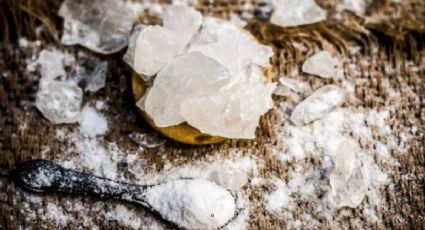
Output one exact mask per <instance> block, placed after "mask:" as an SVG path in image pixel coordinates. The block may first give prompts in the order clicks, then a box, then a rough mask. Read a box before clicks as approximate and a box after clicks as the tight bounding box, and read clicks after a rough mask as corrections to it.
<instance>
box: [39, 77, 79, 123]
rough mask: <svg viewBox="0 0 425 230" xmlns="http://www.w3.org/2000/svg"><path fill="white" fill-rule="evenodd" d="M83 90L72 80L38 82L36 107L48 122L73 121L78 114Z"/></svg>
mask: <svg viewBox="0 0 425 230" xmlns="http://www.w3.org/2000/svg"><path fill="white" fill-rule="evenodd" d="M82 101H83V91H82V90H81V88H80V87H78V85H76V84H75V83H74V82H60V81H56V80H52V81H48V82H43V83H42V82H40V89H39V90H38V92H37V96H36V103H35V105H36V107H37V109H38V110H39V111H40V112H41V113H42V114H43V116H44V117H46V118H47V119H48V120H49V121H50V122H52V123H54V124H59V123H74V122H77V121H78V119H79V116H80V109H81V103H82Z"/></svg>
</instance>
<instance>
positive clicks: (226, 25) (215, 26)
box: [189, 18, 273, 75]
mask: <svg viewBox="0 0 425 230" xmlns="http://www.w3.org/2000/svg"><path fill="white" fill-rule="evenodd" d="M189 50H190V51H199V52H201V53H203V54H204V55H205V56H208V57H211V58H214V59H215V60H217V61H218V62H220V63H221V64H222V65H224V66H225V67H226V68H228V69H229V71H230V72H231V74H232V75H237V74H239V72H240V71H241V70H244V68H245V67H247V66H249V65H251V64H255V65H259V66H263V67H264V66H268V65H270V63H269V58H270V57H271V56H272V55H273V51H272V49H271V48H270V47H268V46H264V45H261V44H259V43H258V42H257V41H255V39H254V37H253V36H252V35H250V34H249V33H245V32H242V31H241V29H240V28H238V27H237V26H236V25H234V24H232V23H231V22H227V21H222V20H219V19H214V18H205V19H204V23H203V24H202V29H201V31H200V33H199V34H198V36H197V37H196V38H195V39H194V41H193V43H192V44H191V45H190V48H189Z"/></svg>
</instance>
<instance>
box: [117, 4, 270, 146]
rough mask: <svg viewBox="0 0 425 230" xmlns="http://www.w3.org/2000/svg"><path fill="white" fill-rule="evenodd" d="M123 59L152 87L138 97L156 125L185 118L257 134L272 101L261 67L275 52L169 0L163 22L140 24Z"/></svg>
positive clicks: (214, 129) (223, 132)
mask: <svg viewBox="0 0 425 230" xmlns="http://www.w3.org/2000/svg"><path fill="white" fill-rule="evenodd" d="M138 31H139V32H136V33H135V34H133V36H132V39H131V41H130V46H129V50H128V51H127V54H126V57H125V58H126V61H127V62H129V63H130V64H131V65H132V66H133V68H134V70H135V71H136V72H137V73H138V74H139V75H140V76H141V77H142V78H143V79H145V80H153V85H152V87H150V88H149V90H148V92H147V93H146V95H145V96H144V97H143V98H142V99H141V100H140V101H138V102H137V105H138V106H139V107H140V108H141V109H142V110H144V111H145V112H146V113H147V114H148V115H149V116H150V117H151V118H152V119H153V121H154V122H155V125H156V126H158V127H167V126H172V125H178V124H181V123H183V122H187V123H188V124H189V125H191V126H193V127H195V128H197V129H199V130H200V131H201V132H203V133H206V134H211V135H217V136H222V137H228V138H243V139H251V138H255V129H256V127H257V126H258V122H259V119H260V116H261V115H263V114H265V113H266V112H267V111H268V110H269V109H270V108H271V107H272V106H273V101H272V98H271V94H272V92H273V90H274V88H275V85H274V84H269V83H266V80H265V76H264V71H265V68H267V67H268V66H270V60H269V59H270V57H271V56H272V55H273V51H272V49H271V48H270V47H267V46H264V45H261V44H259V43H258V42H257V41H256V40H255V39H254V38H253V37H252V36H251V35H250V34H249V33H248V32H246V31H244V30H242V29H240V28H239V27H237V26H236V25H234V24H232V23H230V22H227V21H223V20H219V19H215V18H203V17H202V15H201V14H200V13H199V12H197V11H196V10H194V9H192V8H188V7H185V6H169V7H168V8H167V9H166V10H165V13H164V15H163V26H143V27H139V30H138Z"/></svg>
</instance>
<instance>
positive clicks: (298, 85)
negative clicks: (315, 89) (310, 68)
mask: <svg viewBox="0 0 425 230" xmlns="http://www.w3.org/2000/svg"><path fill="white" fill-rule="evenodd" d="M291 91H293V92H296V93H305V92H310V91H311V88H310V85H309V84H308V83H307V82H303V81H299V80H296V79H291V78H287V77H281V78H279V85H278V86H277V87H276V90H275V91H274V92H273V94H275V95H278V96H288V95H290V94H291Z"/></svg>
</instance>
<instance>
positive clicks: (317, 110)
mask: <svg viewBox="0 0 425 230" xmlns="http://www.w3.org/2000/svg"><path fill="white" fill-rule="evenodd" d="M344 100H345V92H344V91H343V90H342V89H341V88H339V87H337V86H335V85H327V86H324V87H322V88H320V89H318V90H316V91H315V92H314V93H313V94H312V95H310V96H309V97H307V98H306V99H305V100H304V101H302V102H301V103H299V104H298V105H297V106H296V107H295V109H294V111H293V112H292V114H291V117H290V120H291V121H292V122H293V123H294V124H295V125H296V126H302V125H304V124H308V123H310V122H312V121H314V120H317V119H320V118H322V117H324V116H326V115H327V114H328V113H330V112H332V111H333V110H334V109H335V108H337V107H339V106H340V105H341V104H342V103H344Z"/></svg>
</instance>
